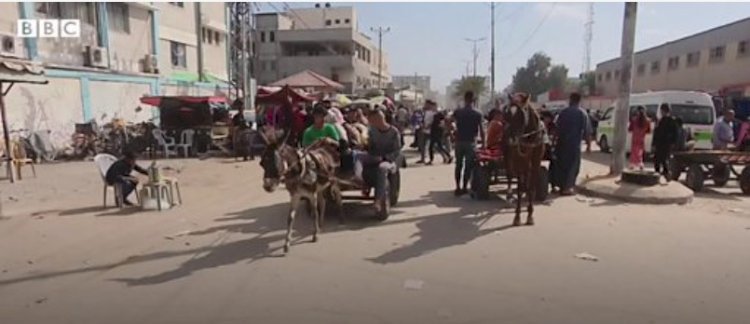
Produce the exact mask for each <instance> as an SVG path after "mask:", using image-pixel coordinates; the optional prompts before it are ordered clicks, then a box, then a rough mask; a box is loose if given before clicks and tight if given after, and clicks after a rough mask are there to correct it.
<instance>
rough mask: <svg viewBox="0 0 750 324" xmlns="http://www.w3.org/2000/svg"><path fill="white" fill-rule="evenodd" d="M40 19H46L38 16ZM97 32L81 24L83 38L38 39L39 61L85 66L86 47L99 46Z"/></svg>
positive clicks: (89, 26) (93, 28)
mask: <svg viewBox="0 0 750 324" xmlns="http://www.w3.org/2000/svg"><path fill="white" fill-rule="evenodd" d="M37 15H38V16H37V18H38V19H44V18H43V17H44V16H43V15H42V14H37ZM97 45H98V42H97V31H96V28H95V27H94V26H92V25H89V24H86V23H84V22H81V38H38V39H37V48H38V53H39V59H40V60H42V61H45V62H48V63H52V64H57V65H69V66H83V65H84V56H83V53H84V51H85V50H86V46H97Z"/></svg>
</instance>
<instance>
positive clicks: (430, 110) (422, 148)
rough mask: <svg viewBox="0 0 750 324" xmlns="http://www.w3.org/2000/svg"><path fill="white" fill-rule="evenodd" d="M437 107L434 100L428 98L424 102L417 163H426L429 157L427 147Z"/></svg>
mask: <svg viewBox="0 0 750 324" xmlns="http://www.w3.org/2000/svg"><path fill="white" fill-rule="evenodd" d="M435 108H437V107H436V106H435V105H434V104H433V102H432V100H427V101H426V102H425V103H424V118H423V119H422V125H421V126H420V127H421V133H420V135H419V139H420V142H419V143H418V144H419V157H420V159H419V161H417V163H425V162H426V160H427V159H426V157H427V148H428V147H429V145H431V144H430V130H431V129H430V126H431V125H432V120H433V119H434V118H435V110H436V109H435Z"/></svg>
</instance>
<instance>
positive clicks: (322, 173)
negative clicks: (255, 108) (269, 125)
mask: <svg viewBox="0 0 750 324" xmlns="http://www.w3.org/2000/svg"><path fill="white" fill-rule="evenodd" d="M261 134H262V137H263V139H264V140H265V142H266V149H265V151H264V152H263V155H262V156H261V160H260V165H261V167H262V168H263V189H264V190H265V191H266V192H274V191H275V190H276V188H277V187H278V185H279V184H280V183H283V184H284V186H285V187H286V190H287V191H288V192H289V196H290V197H291V206H290V211H289V216H288V217H287V229H286V239H285V241H284V253H288V252H289V245H290V241H291V238H292V227H293V225H294V218H295V216H296V214H297V209H298V207H299V204H300V201H302V200H303V199H304V200H307V201H308V202H309V204H310V207H311V208H310V212H311V213H312V215H313V218H314V219H315V230H314V232H313V237H312V241H313V242H317V241H318V232H319V231H320V225H321V223H323V221H324V220H325V211H326V199H327V198H328V197H326V196H330V197H331V198H332V199H333V201H334V202H335V204H336V205H337V207H338V209H339V211H340V210H341V204H342V198H341V191H340V189H339V185H338V180H337V178H336V176H335V175H336V170H337V169H338V167H339V161H340V159H339V151H338V148H337V145H338V144H337V143H333V142H328V141H325V140H324V141H320V142H318V143H316V144H314V145H313V146H311V147H309V148H307V149H305V150H303V151H299V150H297V149H296V148H294V147H292V146H290V145H288V144H286V141H285V140H283V141H277V140H276V139H275V136H274V135H275V134H270V135H269V134H268V133H261ZM284 138H286V136H284Z"/></svg>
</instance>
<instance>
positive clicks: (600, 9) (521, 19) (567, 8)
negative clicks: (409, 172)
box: [261, 2, 750, 92]
mask: <svg viewBox="0 0 750 324" xmlns="http://www.w3.org/2000/svg"><path fill="white" fill-rule="evenodd" d="M290 5H291V6H292V7H312V6H313V5H314V4H313V3H290ZM333 5H334V6H351V5H353V6H354V7H355V8H356V10H357V14H358V18H359V28H360V30H362V31H366V32H368V33H369V29H370V27H372V26H388V27H390V28H391V32H390V33H388V34H387V35H386V36H385V37H384V39H383V48H384V50H385V51H387V52H388V55H389V57H390V66H391V73H392V74H414V73H415V72H416V73H419V74H420V75H422V74H428V75H431V76H432V88H433V90H437V91H440V92H444V91H445V86H446V85H447V84H448V83H449V82H450V80H452V79H454V78H457V77H460V76H461V75H462V74H463V73H464V71H465V70H466V62H469V61H470V60H471V59H472V55H471V50H472V48H471V46H472V45H471V43H469V42H467V41H465V40H464V38H481V37H487V39H488V40H486V41H484V42H483V43H481V44H480V46H479V48H480V54H479V61H478V63H477V71H478V72H477V73H478V74H487V75H488V74H489V69H490V58H489V54H490V43H489V36H490V5H489V3H377V2H368V3H354V4H351V3H334V4H333ZM261 7H262V9H264V11H271V10H272V9H271V7H270V6H268V5H267V4H265V3H262V4H261ZM276 7H278V8H281V6H280V5H279V4H277V5H276ZM587 8H588V3H549V2H548V3H538V2H537V3H533V2H531V3H513V2H506V3H498V4H497V5H496V8H495V16H496V17H497V18H496V32H495V38H496V40H495V46H496V51H497V54H496V64H497V67H496V73H497V74H496V78H497V79H496V84H497V85H496V89H497V90H502V89H503V88H504V87H505V86H507V85H508V84H509V83H510V82H511V80H512V76H513V73H515V70H516V68H517V67H520V66H524V65H525V63H526V60H527V59H528V58H529V57H530V56H531V55H532V54H533V53H534V52H537V51H543V52H545V53H547V54H548V55H549V56H550V57H552V60H553V62H554V63H562V64H565V65H566V66H567V67H568V68H569V69H570V73H569V76H577V75H578V73H579V72H580V71H581V68H582V64H583V49H584V46H583V34H584V26H583V25H584V22H585V21H586V16H587ZM622 13H623V4H622V3H595V4H594V28H593V45H592V53H591V56H592V68H594V67H595V66H596V63H598V62H602V61H605V60H608V59H611V58H614V57H616V56H618V55H619V51H620V37H621V32H622ZM746 17H750V3H640V4H639V7H638V24H637V32H636V50H639V49H645V48H648V47H651V46H655V45H659V44H661V43H663V42H666V41H670V40H674V39H677V38H680V37H683V36H687V35H690V34H693V33H696V32H700V31H703V30H706V29H710V28H713V27H717V26H720V25H723V24H726V23H729V22H732V21H736V20H740V19H742V18H746ZM535 29H536V33H534V30H535ZM470 68H471V67H470Z"/></svg>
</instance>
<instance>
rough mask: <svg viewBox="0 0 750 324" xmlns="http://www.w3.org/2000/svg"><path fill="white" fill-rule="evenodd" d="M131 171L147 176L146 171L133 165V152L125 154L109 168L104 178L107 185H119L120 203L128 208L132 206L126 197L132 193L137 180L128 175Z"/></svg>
mask: <svg viewBox="0 0 750 324" xmlns="http://www.w3.org/2000/svg"><path fill="white" fill-rule="evenodd" d="M133 170H135V171H137V172H138V173H140V174H143V175H148V172H146V170H144V169H143V168H141V167H139V166H138V164H136V163H135V154H134V153H133V152H125V154H124V156H123V157H122V159H119V160H117V162H115V163H113V164H112V166H110V167H109V169H108V170H107V176H106V177H105V178H106V180H107V184H109V185H115V184H120V189H121V190H120V193H121V194H122V199H121V201H122V202H123V203H124V204H125V205H128V206H132V205H133V203H131V202H130V201H128V196H129V195H130V193H131V192H133V190H134V189H135V186H136V184H138V179H136V178H135V177H133V176H131V175H130V174H131V173H132V172H133Z"/></svg>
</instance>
